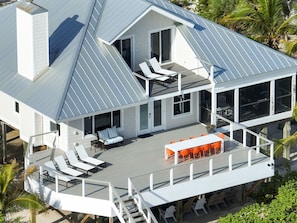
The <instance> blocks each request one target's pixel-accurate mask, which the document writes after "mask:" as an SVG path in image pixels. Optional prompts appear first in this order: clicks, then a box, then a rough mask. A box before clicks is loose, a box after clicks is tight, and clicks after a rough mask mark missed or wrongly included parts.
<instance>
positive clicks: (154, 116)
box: [138, 100, 164, 135]
mask: <svg viewBox="0 0 297 223" xmlns="http://www.w3.org/2000/svg"><path fill="white" fill-rule="evenodd" d="M163 108H164V105H163V102H162V101H161V100H158V101H154V102H150V103H147V104H143V105H140V106H139V112H138V113H139V119H138V123H139V125H138V126H139V128H138V135H142V134H147V133H150V132H154V131H159V130H162V129H163V128H164V121H163V119H164V117H163V116H164V115H163Z"/></svg>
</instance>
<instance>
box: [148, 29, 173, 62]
mask: <svg viewBox="0 0 297 223" xmlns="http://www.w3.org/2000/svg"><path fill="white" fill-rule="evenodd" d="M153 57H156V58H157V60H158V61H159V62H161V63H164V62H167V61H170V60H171V29H165V30H160V31H158V32H153V33H151V58H153Z"/></svg>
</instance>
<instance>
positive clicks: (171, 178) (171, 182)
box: [170, 169, 173, 186]
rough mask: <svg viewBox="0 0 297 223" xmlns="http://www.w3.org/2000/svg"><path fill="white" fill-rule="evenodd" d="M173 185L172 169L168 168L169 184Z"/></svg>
mask: <svg viewBox="0 0 297 223" xmlns="http://www.w3.org/2000/svg"><path fill="white" fill-rule="evenodd" d="M172 185H173V169H170V186H172Z"/></svg>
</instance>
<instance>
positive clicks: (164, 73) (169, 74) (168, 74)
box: [149, 57, 177, 77]
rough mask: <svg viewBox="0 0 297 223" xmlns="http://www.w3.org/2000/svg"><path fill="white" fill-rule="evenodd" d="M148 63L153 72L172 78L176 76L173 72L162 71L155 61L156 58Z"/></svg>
mask: <svg viewBox="0 0 297 223" xmlns="http://www.w3.org/2000/svg"><path fill="white" fill-rule="evenodd" d="M149 63H150V64H151V66H152V68H153V70H154V72H156V73H159V74H163V75H167V76H171V77H174V76H176V75H177V73H176V72H175V71H172V70H167V69H164V68H162V67H161V66H160V64H159V62H158V61H157V59H156V57H153V58H151V59H149Z"/></svg>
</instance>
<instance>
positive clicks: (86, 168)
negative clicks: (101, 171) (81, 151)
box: [66, 150, 95, 174]
mask: <svg viewBox="0 0 297 223" xmlns="http://www.w3.org/2000/svg"><path fill="white" fill-rule="evenodd" d="M66 157H67V159H68V161H69V164H70V165H71V166H73V167H76V168H78V169H81V170H84V171H87V174H88V173H89V170H92V169H94V168H95V166H91V165H89V164H86V163H84V162H81V161H79V160H78V158H77V157H76V155H75V153H74V151H73V150H68V151H67V152H66Z"/></svg>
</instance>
